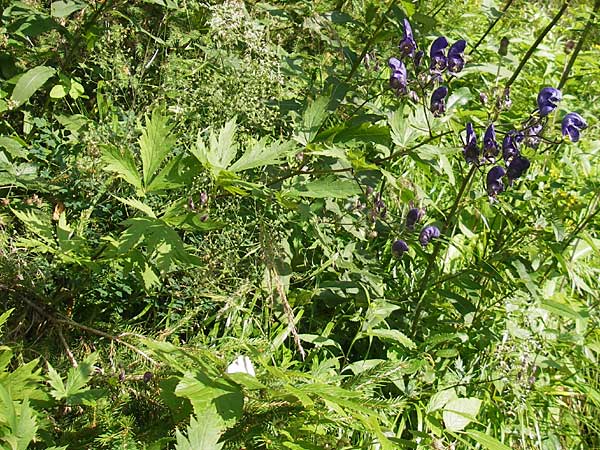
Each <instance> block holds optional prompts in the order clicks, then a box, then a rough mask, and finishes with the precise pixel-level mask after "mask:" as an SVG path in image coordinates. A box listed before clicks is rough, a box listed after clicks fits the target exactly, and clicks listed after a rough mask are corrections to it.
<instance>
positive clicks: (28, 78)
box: [11, 66, 56, 106]
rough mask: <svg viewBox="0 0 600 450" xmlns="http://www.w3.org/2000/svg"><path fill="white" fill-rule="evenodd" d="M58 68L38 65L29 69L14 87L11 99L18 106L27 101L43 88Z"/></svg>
mask: <svg viewBox="0 0 600 450" xmlns="http://www.w3.org/2000/svg"><path fill="white" fill-rule="evenodd" d="M55 73H56V70H55V69H53V68H52V67H47V66H37V67H34V68H33V69H31V70H28V71H27V72H25V73H24V74H23V76H21V78H19V81H17V84H16V85H15V88H14V89H13V92H12V96H11V99H12V101H13V102H15V103H16V104H17V106H20V105H22V104H23V103H25V102H26V101H27V100H29V98H30V97H31V96H32V95H33V94H34V93H35V92H36V91H37V90H38V89H39V88H41V87H42V86H43V85H44V83H45V82H46V81H48V79H49V78H51V77H52V76H54V74H55Z"/></svg>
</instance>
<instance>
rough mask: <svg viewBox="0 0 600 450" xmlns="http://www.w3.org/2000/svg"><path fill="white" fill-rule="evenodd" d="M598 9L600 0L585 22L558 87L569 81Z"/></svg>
mask: <svg viewBox="0 0 600 450" xmlns="http://www.w3.org/2000/svg"><path fill="white" fill-rule="evenodd" d="M598 10H600V0H596V1H595V3H594V9H593V11H592V13H591V14H590V17H589V18H588V21H587V23H586V24H585V28H584V29H583V33H582V34H581V37H580V38H579V41H577V45H576V46H575V49H574V50H573V54H572V55H571V58H569V62H568V63H567V65H566V66H565V69H564V70H563V73H562V76H561V77H560V82H559V83H558V89H562V88H563V86H564V85H565V83H566V82H567V80H568V79H569V74H570V73H571V69H572V68H573V65H574V64H575V60H576V59H577V56H579V52H580V51H581V49H582V47H583V43H584V42H585V40H586V39H587V37H588V35H589V34H590V31H591V30H592V27H593V26H594V21H595V20H594V19H595V18H596V14H598Z"/></svg>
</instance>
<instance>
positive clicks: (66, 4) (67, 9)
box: [50, 0, 87, 18]
mask: <svg viewBox="0 0 600 450" xmlns="http://www.w3.org/2000/svg"><path fill="white" fill-rule="evenodd" d="M86 6H87V5H86V4H85V3H81V2H76V1H72V0H67V1H58V2H52V4H51V5H50V14H51V15H52V17H58V18H62V17H67V16H70V15H71V14H73V13H74V12H76V11H79V10H81V9H83V8H85V7H86Z"/></svg>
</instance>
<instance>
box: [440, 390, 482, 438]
mask: <svg viewBox="0 0 600 450" xmlns="http://www.w3.org/2000/svg"><path fill="white" fill-rule="evenodd" d="M480 407H481V400H479V399H478V398H473V397H470V398H456V399H454V400H450V401H449V402H448V403H446V405H445V406H444V413H443V418H444V425H445V426H446V429H448V430H450V431H461V430H464V428H465V427H466V426H467V425H469V423H471V422H472V421H473V420H475V417H476V416H477V413H478V412H479V408H480Z"/></svg>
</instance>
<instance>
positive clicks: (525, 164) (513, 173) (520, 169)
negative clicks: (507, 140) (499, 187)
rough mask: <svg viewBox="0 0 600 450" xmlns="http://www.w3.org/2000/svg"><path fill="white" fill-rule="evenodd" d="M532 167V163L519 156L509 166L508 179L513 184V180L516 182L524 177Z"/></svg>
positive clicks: (507, 170)
mask: <svg viewBox="0 0 600 450" xmlns="http://www.w3.org/2000/svg"><path fill="white" fill-rule="evenodd" d="M530 165H531V163H530V162H529V160H528V159H527V158H525V157H524V156H521V155H517V156H515V157H514V158H513V159H512V160H511V162H510V164H509V165H508V168H507V169H506V176H508V179H509V180H510V182H511V183H512V182H513V180H516V179H517V178H519V177H521V176H523V175H524V174H525V172H527V169H529V166H530Z"/></svg>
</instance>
